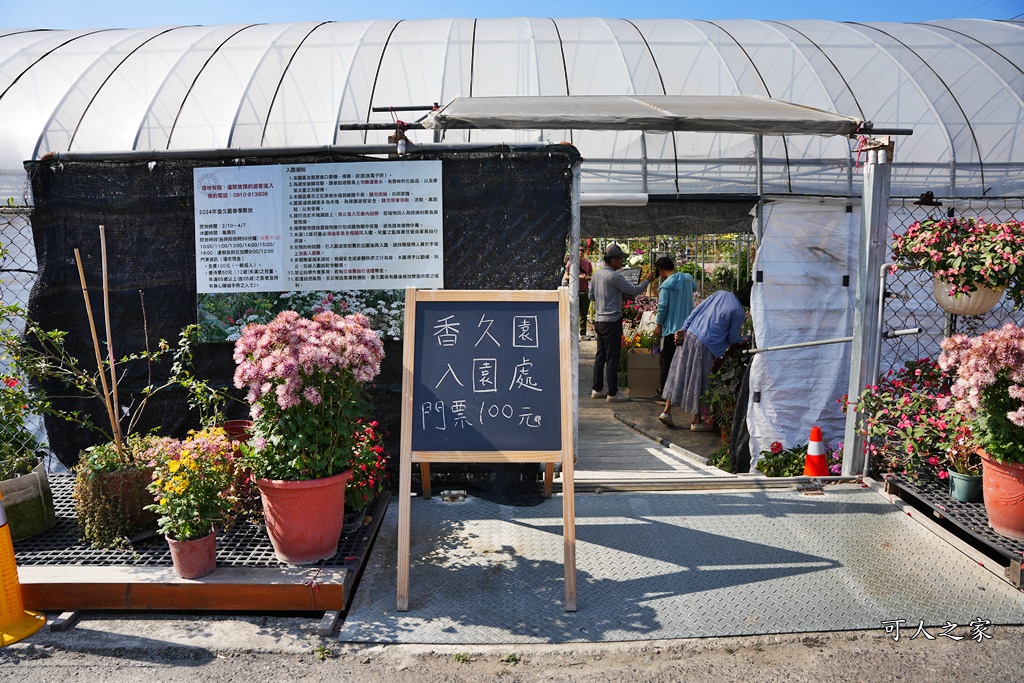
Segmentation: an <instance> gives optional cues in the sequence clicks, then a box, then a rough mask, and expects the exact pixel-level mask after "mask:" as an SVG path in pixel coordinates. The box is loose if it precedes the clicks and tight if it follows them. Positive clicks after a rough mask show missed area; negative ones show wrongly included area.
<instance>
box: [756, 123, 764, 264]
mask: <svg viewBox="0 0 1024 683" xmlns="http://www.w3.org/2000/svg"><path fill="white" fill-rule="evenodd" d="M754 155H755V157H756V158H757V168H756V169H755V173H756V175H755V178H756V182H757V222H756V223H755V224H754V244H755V245H757V246H761V233H762V231H763V230H764V136H763V135H755V136H754Z"/></svg>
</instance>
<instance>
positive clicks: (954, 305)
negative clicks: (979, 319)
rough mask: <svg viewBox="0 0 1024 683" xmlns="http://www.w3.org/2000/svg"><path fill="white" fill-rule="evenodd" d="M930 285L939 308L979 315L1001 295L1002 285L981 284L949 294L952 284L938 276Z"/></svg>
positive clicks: (963, 313) (949, 311)
mask: <svg viewBox="0 0 1024 683" xmlns="http://www.w3.org/2000/svg"><path fill="white" fill-rule="evenodd" d="M932 287H933V289H934V292H935V302H936V303H937V304H939V308H941V309H942V310H944V311H945V312H946V313H952V314H953V315H981V314H982V313H986V312H988V311H989V310H991V309H992V307H993V306H995V305H996V304H997V303H999V300H1000V299H1001V298H1002V297H1003V288H1002V287H999V288H998V289H989V288H988V287H983V286H981V285H978V288H977V289H976V290H974V291H973V292H969V293H967V294H957V295H956V296H950V295H949V290H950V289H952V285H950V284H949V283H948V282H946V281H945V280H941V279H939V278H935V280H934V281H933V282H932Z"/></svg>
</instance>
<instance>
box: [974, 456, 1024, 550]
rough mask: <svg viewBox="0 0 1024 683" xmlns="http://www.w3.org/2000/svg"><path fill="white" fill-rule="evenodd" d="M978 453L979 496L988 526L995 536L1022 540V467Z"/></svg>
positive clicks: (1023, 482)
mask: <svg viewBox="0 0 1024 683" xmlns="http://www.w3.org/2000/svg"><path fill="white" fill-rule="evenodd" d="M979 453H980V454H981V470H982V487H981V488H982V493H983V495H984V498H985V512H986V513H987V514H988V524H989V526H991V527H992V529H993V530H994V531H995V532H996V533H997V534H1002V535H1003V536H1007V537H1009V538H1015V539H1018V540H1024V465H1021V464H1020V463H1014V462H1006V463H1001V462H997V461H995V460H993V459H992V458H991V457H989V455H988V453H986V452H985V451H983V450H981V449H979Z"/></svg>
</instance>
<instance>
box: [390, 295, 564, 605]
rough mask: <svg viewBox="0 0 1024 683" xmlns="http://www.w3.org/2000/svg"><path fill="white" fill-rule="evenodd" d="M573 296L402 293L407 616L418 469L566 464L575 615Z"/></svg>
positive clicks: (403, 595) (402, 569)
mask: <svg viewBox="0 0 1024 683" xmlns="http://www.w3.org/2000/svg"><path fill="white" fill-rule="evenodd" d="M569 320H570V311H569V291H568V289H566V288H564V287H562V288H559V289H558V290H540V291H537V290H529V291H517V290H471V291H470V290H419V289H416V288H414V287H410V288H408V289H406V290H405V344H404V355H403V370H402V439H401V463H400V469H399V477H398V610H399V611H400V612H404V611H406V610H408V609H409V516H410V512H411V508H412V499H411V496H412V464H413V463H414V462H419V463H431V462H474V463H477V462H536V463H556V462H558V463H561V464H562V524H563V529H562V536H563V542H564V546H565V603H564V606H565V610H566V611H567V612H575V611H576V502H575V497H574V484H573V452H574V450H575V449H574V447H573V412H572V411H573V407H574V406H573V404H572V396H573V392H572V374H571V372H570V370H571V365H570V363H571V356H570V354H571V348H572V347H571V346H570V343H571V333H570V329H569V324H570V322H569Z"/></svg>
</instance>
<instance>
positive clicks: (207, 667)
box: [0, 617, 1024, 683]
mask: <svg viewBox="0 0 1024 683" xmlns="http://www.w3.org/2000/svg"><path fill="white" fill-rule="evenodd" d="M108 627H109V628H108ZM940 631H941V630H940V629H930V633H931V634H932V635H934V636H936V638H935V640H931V641H929V640H926V639H925V638H924V637H923V636H922V637H918V638H917V639H915V640H911V639H910V636H911V635H912V634H913V630H910V631H905V632H902V633H901V637H900V640H899V642H894V641H893V639H892V636H891V635H886V634H885V633H884V632H883V630H882V629H881V627H880V628H879V629H878V630H877V631H870V632H868V631H855V632H833V633H815V634H794V635H780V636H751V637H741V638H714V639H710V638H709V639H694V640H666V641H645V642H631V643H609V644H599V645H592V644H587V645H579V644H569V645H546V646H528V647H524V646H511V645H504V646H503V645H491V646H478V645H465V646H445V647H439V646H428V645H386V646H384V645H353V644H347V643H339V642H337V641H336V640H334V639H333V638H325V637H320V636H317V635H316V623H315V622H314V621H313V620H311V619H299V618H291V619H288V618H280V619H278V618H266V617H251V618H249V617H246V618H231V617H217V618H194V619H193V618H191V617H177V618H175V619H174V620H168V619H166V618H152V617H141V618H135V617H125V618H124V619H117V618H115V619H113V620H108V621H103V620H92V619H86V620H83V621H82V622H79V624H78V625H76V626H75V627H74V628H72V629H71V630H68V631H65V632H61V633H51V632H49V630H48V629H44V630H42V631H40V632H39V633H37V634H36V635H34V636H31V637H30V638H28V639H26V640H25V641H22V642H20V643H15V644H13V645H9V646H7V647H6V648H2V649H0V681H18V682H19V683H35V682H42V681H110V682H114V683H119V682H128V681H145V682H146V683H153V682H154V681H161V682H166V683H176V682H179V681H199V680H203V681H218V682H220V681H224V682H228V683H234V682H238V683H242V682H245V683H252V682H253V681H265V680H271V679H274V680H281V681H345V680H353V679H356V677H358V678H357V679H356V680H359V681H360V682H361V683H372V682H377V681H380V682H382V683H383V682H385V681H386V682H388V683H393V682H395V681H467V682H470V683H477V682H482V681H588V682H598V683H600V682H603V681H608V682H609V683H612V682H614V683H621V682H622V681H655V682H665V683H668V682H670V681H671V682H673V683H674V682H676V681H681V680H711V679H712V678H713V679H714V680H715V681H750V680H758V681H762V682H763V681H823V680H835V681H940V680H941V681H974V680H978V681H982V680H984V681H993V680H1016V679H1018V678H1019V677H1020V673H1021V671H1022V668H1024V667H1022V665H1024V627H1020V626H1014V627H1010V626H995V627H991V628H990V630H989V633H990V634H991V636H992V638H991V639H984V640H983V641H982V642H980V643H979V642H975V641H973V640H970V639H968V638H965V639H964V640H961V641H953V640H950V639H948V638H943V637H941V636H939V635H938V634H939V633H940ZM964 633H966V631H964Z"/></svg>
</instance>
